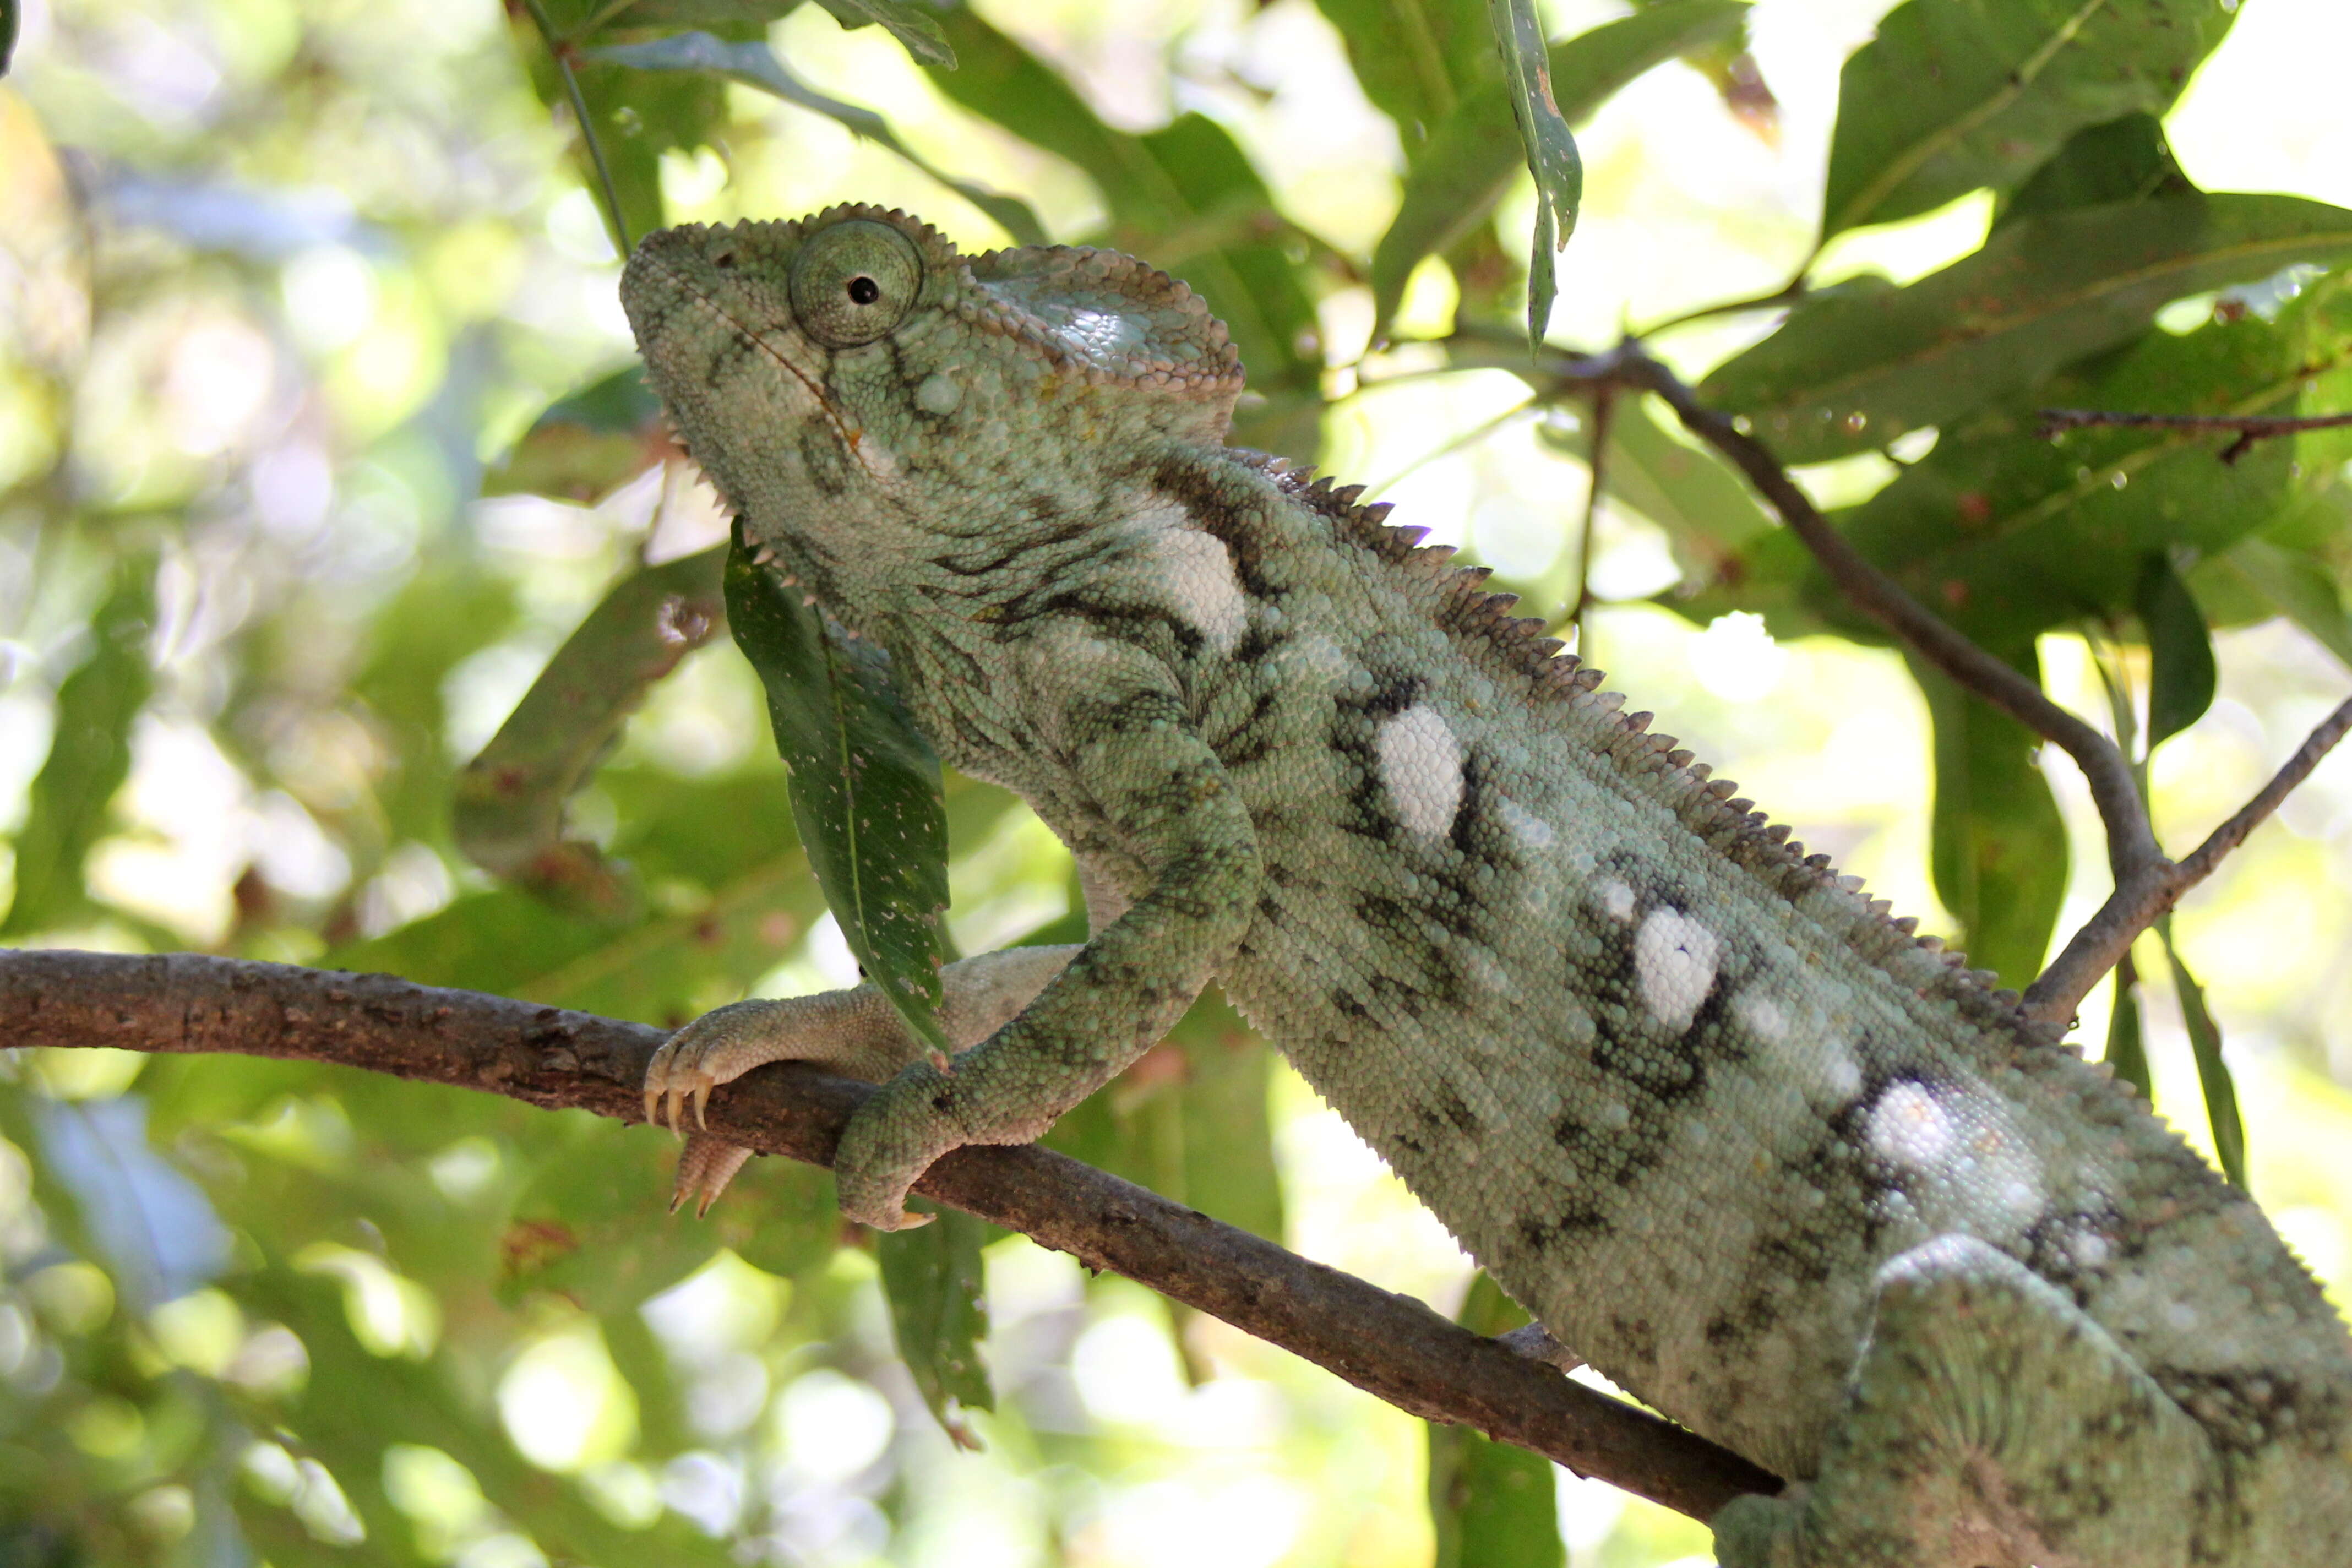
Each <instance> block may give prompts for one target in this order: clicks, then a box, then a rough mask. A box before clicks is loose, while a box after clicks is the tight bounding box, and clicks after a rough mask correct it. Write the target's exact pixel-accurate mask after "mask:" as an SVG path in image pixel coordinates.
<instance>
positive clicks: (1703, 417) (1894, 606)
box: [1538, 343, 2163, 877]
mask: <svg viewBox="0 0 2352 1568" xmlns="http://www.w3.org/2000/svg"><path fill="white" fill-rule="evenodd" d="M1538 369H1539V370H1541V371H1542V372H1544V373H1546V374H1551V375H1554V376H1557V377H1558V378H1559V379H1560V380H1561V381H1563V382H1566V383H1570V384H1576V385H1580V386H1590V385H1592V384H1596V383H1601V382H1610V381H1613V382H1615V383H1616V384H1619V385H1622V386H1626V387H1631V388H1635V389H1638V390H1641V391H1644V392H1654V393H1656V394H1657V395H1659V396H1660V397H1662V398H1664V400H1665V402H1666V405H1668V406H1669V407H1671V408H1672V409H1673V410H1674V411H1675V416H1677V417H1679V418H1680V419H1681V420H1682V422H1683V426H1684V427H1685V429H1687V430H1689V431H1690V433H1691V434H1692V435H1694V436H1696V437H1698V438H1699V439H1701V440H1703V441H1705V442H1706V444H1707V445H1709V446H1711V447H1715V448H1716V449H1717V451H1719V452H1721V453H1722V454H1723V455H1724V456H1725V457H1727V458H1730V459H1731V461H1732V463H1733V464H1734V465H1735V466H1737V467H1738V469H1739V470H1740V472H1742V473H1743V474H1746V475H1747V476H1748V482H1749V483H1750V484H1752V485H1754V486H1755V487H1756V489H1758V490H1759V492H1761V493H1762V495H1763V497H1764V499H1765V500H1768V501H1769V502H1770V503H1771V504H1772V508H1773V510H1776V511H1778V512H1779V513H1780V519H1781V521H1783V522H1785V523H1786V524H1787V525H1788V527H1789V531H1790V532H1792V533H1794V534H1796V535H1797V537H1798V539H1799V540H1801V542H1803V543H1804V545H1805V548H1806V549H1808V550H1810V551H1811V552H1812V554H1813V558H1814V559H1815V560H1816V561H1818V562H1820V563H1821V566H1822V571H1823V572H1825V573H1826V574H1828V575H1829V578H1830V580H1831V581H1832V582H1833V583H1835V584H1837V585H1838V587H1839V588H1840V589H1842V590H1843V592H1844V594H1845V595H1846V597H1847V598H1849V599H1851V600H1852V601H1853V603H1854V605H1857V606H1858V607H1859V608H1861V609H1862V610H1863V611H1864V613H1865V614H1867V615H1869V616H1871V617H1872V618H1873V619H1874V620H1876V621H1878V622H1879V623H1880V624H1881V625H1883V626H1885V627H1886V628H1887V629H1888V630H1889V631H1892V632H1893V633H1895V636H1896V637H1900V638H1902V639H1903V641H1904V642H1905V643H1906V644H1908V645H1909V646H1910V647H1913V648H1914V649H1916V650H1917V652H1918V653H1919V655H1920V657H1922V658H1926V659H1927V662H1929V663H1930V664H1933V665H1934V666H1935V667H1936V668H1938V669H1940V670H1942V671H1943V672H1944V673H1945V674H1947V675H1948V676H1950V677H1951V678H1952V679H1954V680H1957V681H1958V682H1959V683H1960V684H1961V685H1962V686H1964V687H1966V688H1967V689H1969V690H1970V691H1973V692H1975V693H1977V694H1978V695H1979V696H1980V697H1982V698H1984V699H1985V700H1987V701H1989V702H1990V703H1991V704H1992V705H1993V706H1994V707H1996V708H1999V709H2000V710H2002V711H2003V712H2006V713H2008V714H2009V715H2011V717H2012V718H2014V719H2016V720H2017V721H2019V722H2020V723H2021V724H2023V725H2024V726H2025V727H2026V728H2027V729H2029V730H2032V731H2033V732H2034V733H2036V734H2038V735H2041V736H2043V737H2045V738H2046V739H2048V740H2051V741H2053V742H2056V743H2057V744H2058V745H2059V746H2060V747H2061V748H2062V749H2063V750H2064V752H2066V754H2067V755H2068V756H2070V757H2073V758H2074V763H2075V765H2076V766H2078V767H2080V768H2081V769H2082V770H2083V775H2084V778H2085V779H2086V780H2087V781H2088V782H2089V784H2090V786H2091V799H2092V800H2093V802H2094V803H2095V804H2096V805H2097V806H2098V809H2099V818H2100V820H2101V821H2102V822H2103V823H2105V826H2106V831H2107V853H2108V860H2109V862H2110V863H2111V864H2112V865H2113V866H2114V867H2115V868H2116V874H2117V875H2118V877H2120V876H2122V875H2123V874H2124V873H2126V872H2127V871H2129V870H2131V869H2133V868H2137V867H2139V866H2142V865H2145V864H2147V863H2149V862H2151V861H2156V860H2161V859H2162V858H2163V854H2162V851H2160V850H2159V849H2158V847H2157V844H2156V836H2155V834H2154V832H2153V831H2152V830H2151V829H2150V828H2149V826H2148V822H2147V812H2146V811H2145V810H2144V809H2143V808H2142V807H2141V805H2140V799H2139V792H2138V790H2137V788H2135V787H2134V786H2133V784H2132V773H2131V764H2130V763H2129V762H2128V761H2127V760H2126V758H2125V756H2124V754H2123V752H2121V751H2120V750H2118V749H2117V748H2116V743H2115V742H2113V741H2110V740H2109V739H2107V737H2106V736H2105V735H2103V734H2101V733H2099V731H2096V730H2095V729H2093V728H2092V727H2091V726H2090V725H2089V724H2087V723H2084V721H2082V720H2081V719H2079V718H2077V717H2076V716H2075V715H2074V714H2073V713H2070V712H2068V711H2067V710H2065V709H2063V708H2061V707H2060V706H2058V704H2057V703H2055V702H2053V701H2052V700H2050V699H2049V698H2048V697H2047V696H2045V695H2043V693H2042V688H2041V687H2039V686H2037V685H2036V684H2034V683H2033V682H2032V681H2031V680H2029V679H2026V678H2025V677H2024V676H2022V675H2021V674H2019V673H2018V672H2017V671H2016V670H2015V669H2013V668H2011V667H2010V666H2008V665H2007V664H2004V663H2003V662H2001V661H2000V659H1998V658H1994V657H1993V656H1992V655H1990V654H1989V653H1987V652H1986V651H1985V650H1984V649H1982V648H1980V647H1978V646H1977V645H1976V644H1975V643H1973V642H1971V641H1970V640H1969V638H1968V637H1964V636H1962V635H1961V634H1960V633H1959V632H1958V631H1957V630H1955V629H1954V628H1953V627H1952V626H1951V624H1950V623H1949V622H1948V621H1946V620H1945V619H1944V618H1943V617H1942V616H1937V614H1935V613H1934V612H1933V611H1931V610H1929V609H1928V608H1927V606H1926V605H1922V604H1921V603H1919V601H1918V600H1916V599H1915V598H1913V597H1912V596H1911V595H1910V594H1909V593H1908V592H1907V591H1906V589H1905V588H1904V587H1903V585H1902V584H1899V583H1897V582H1896V581H1895V579H1894V578H1892V577H1890V576H1888V575H1887V574H1885V573H1884V572H1882V571H1880V570H1879V569H1878V568H1877V567H1875V566H1874V565H1872V564H1871V563H1869V562H1868V561H1866V560H1864V558H1863V555H1862V552H1860V551H1858V550H1856V549H1855V548H1854V547H1853V544H1852V543H1851V542H1849V541H1848V540H1847V539H1846V537H1845V536H1844V535H1843V534H1842V533H1840V532H1839V531H1837V530H1836V529H1835V528H1833V527H1832V526H1831V525H1830V521H1829V520H1828V519H1827V518H1825V517H1823V516H1822V513H1821V509H1820V508H1818V507H1816V506H1815V505H1814V504H1813V502H1812V499H1811V497H1810V496H1808V495H1806V494H1805V492H1804V491H1803V490H1802V489H1800V488H1799V487H1798V485H1797V482H1796V481H1795V480H1794V479H1790V477H1789V473H1788V470H1787V469H1786V468H1782V467H1781V466H1780V459H1779V458H1775V457H1774V456H1773V455H1772V453H1771V451H1770V450H1769V448H1768V447H1765V445H1764V444H1763V443H1762V442H1760V441H1759V440H1757V439H1756V438H1755V437H1752V436H1750V435H1748V432H1746V431H1745V430H1743V429H1741V428H1740V427H1739V425H1738V422H1737V421H1735V420H1734V419H1733V418H1732V417H1731V416H1729V415H1727V414H1722V413H1719V412H1717V410H1715V409H1712V408H1709V407H1707V406H1706V405H1705V404H1703V403H1701V402H1700V401H1699V400H1698V395H1697V394H1696V393H1695V392H1693V391H1692V390H1691V389H1690V387H1688V386H1687V385H1685V384H1684V383H1683V381H1682V380H1681V379H1680V378H1679V377H1677V376H1676V375H1675V374H1674V373H1673V372H1672V371H1670V370H1668V369H1667V368H1666V367H1665V366H1664V365H1663V364H1661V363H1658V362H1657V361H1656V360H1654V359H1652V358H1651V357H1650V356H1649V355H1648V354H1646V353H1643V352H1642V350H1641V348H1640V347H1639V345H1637V344H1633V343H1626V344H1623V345H1622V346H1620V347H1619V348H1616V349H1614V350H1612V351H1611V352H1609V353H1602V354H1591V355H1575V356H1570V357H1568V358H1566V359H1559V360H1552V359H1547V360H1545V361H1544V362H1543V363H1541V364H1540V365H1539V366H1538Z"/></svg>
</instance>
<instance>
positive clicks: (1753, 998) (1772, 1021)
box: [1731, 991, 1789, 1045]
mask: <svg viewBox="0 0 2352 1568" xmlns="http://www.w3.org/2000/svg"><path fill="white" fill-rule="evenodd" d="M1731 1011H1732V1014H1733V1015H1734V1016H1736V1017H1738V1020H1739V1022H1740V1026H1742V1027H1743V1028H1745V1029H1746V1030H1747V1031H1748V1033H1749V1034H1751V1035H1753V1036H1755V1037H1757V1038H1758V1039H1759V1040H1763V1041H1765V1042H1767V1043H1768V1044H1771V1045H1778V1044H1780V1042H1781V1041H1782V1040H1785V1039H1787V1038H1788V1037H1789V1016H1788V1015H1787V1014H1785V1013H1783V1012H1781V1011H1780V1004H1779V1003H1778V1002H1775V1001H1773V1000H1772V998H1770V997H1769V996H1759V995H1758V994H1756V993H1755V992H1753V991H1743V992H1741V993H1740V994H1738V995H1737V996H1735V997H1733V998H1732V999H1731Z"/></svg>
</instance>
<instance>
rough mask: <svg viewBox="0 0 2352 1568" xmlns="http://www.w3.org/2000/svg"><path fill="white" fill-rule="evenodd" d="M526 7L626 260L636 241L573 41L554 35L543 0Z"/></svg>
mask: <svg viewBox="0 0 2352 1568" xmlns="http://www.w3.org/2000/svg"><path fill="white" fill-rule="evenodd" d="M522 3H523V8H524V9H525V10H527V11H529V12H530V24H531V26H534V27H537V28H538V29H539V36H540V38H541V41H542V42H543V43H545V44H546V45H547V54H548V58H550V59H551V60H553V61H554V62H555V72H556V74H557V75H558V76H560V77H562V79H563V91H564V96H566V97H567V98H569V99H571V100H572V119H573V120H575V121H578V122H579V125H580V137H581V140H582V141H583V142H587V143H588V162H589V163H592V164H593V165H594V166H595V169H596V184H597V185H598V186H599V187H600V188H601V189H602V191H603V193H604V216H606V217H608V218H610V219H611V220H612V223H613V237H614V238H615V239H616V240H618V241H619V242H620V246H621V258H622V259H623V260H627V259H628V256H629V252H630V251H632V250H634V249H635V248H636V242H635V241H634V240H632V239H631V238H630V237H629V220H628V219H626V218H625V217H623V216H621V193H620V190H619V188H618V187H617V186H615V185H614V184H613V170H612V167H611V166H610V165H609V164H607V163H605V162H604V143H603V142H599V141H597V140H596V127H595V125H594V123H593V121H590V120H589V118H588V100H587V99H586V98H585V97H583V96H582V94H581V91H580V79H579V78H578V77H576V76H574V75H572V41H571V40H570V39H569V38H559V37H556V36H555V27H554V25H553V24H552V23H551V22H550V21H548V19H547V7H546V6H545V5H542V4H541V0H522Z"/></svg>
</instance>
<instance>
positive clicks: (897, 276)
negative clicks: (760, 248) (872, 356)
mask: <svg viewBox="0 0 2352 1568" xmlns="http://www.w3.org/2000/svg"><path fill="white" fill-rule="evenodd" d="M922 282H923V258H921V257H920V256H919V255H918V254H917V253H916V250H915V247H914V242H913V241H911V240H909V239H908V237H906V236H905V235H903V234H900V233H899V232H898V230H897V229H895V228H892V227H890V226H888V225H887V224H879V223H872V222H868V221H867V220H866V219H864V218H857V219H853V220H852V221H850V222H847V223H838V224H835V225H834V226H832V227H831V228H828V229H825V230H824V231H823V232H821V233H819V234H817V235H815V236H814V237H811V238H810V240H809V242H808V243H807V244H806V245H804V246H803V247H801V252H800V254H799V255H798V256H795V257H794V258H793V271H792V294H793V315H794V316H796V317H798V318H799V320H800V324H801V328H802V330H803V331H806V332H807V333H808V335H809V336H811V337H813V338H814V339H815V340H816V341H817V342H821V343H823V344H824V345H825V346H826V347H827V348H835V349H846V348H855V347H856V346H857V345H858V344H859V343H870V342H873V341H874V340H875V339H877V338H878V337H880V336H882V334H883V333H885V332H887V331H889V330H890V329H891V328H893V327H895V326H897V325H898V323H899V321H902V320H904V319H905V317H906V314H907V311H908V308H909V307H910V306H912V305H913V304H914V302H915V292H916V290H917V289H920V288H921V287H922Z"/></svg>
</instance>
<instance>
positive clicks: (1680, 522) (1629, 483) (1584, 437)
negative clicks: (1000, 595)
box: [1537, 397, 1774, 590]
mask: <svg viewBox="0 0 2352 1568" xmlns="http://www.w3.org/2000/svg"><path fill="white" fill-rule="evenodd" d="M1537 438H1538V440H1540V441H1541V442H1542V443H1543V444H1544V445H1545V446H1547V447H1551V448H1552V449H1553V450H1555V451H1559V452H1564V453H1566V454H1568V455H1569V456H1570V457H1573V458H1580V459H1583V460H1587V461H1589V460H1590V453H1591V433H1590V431H1589V429H1588V427H1587V426H1586V424H1585V422H1584V421H1583V419H1582V418H1581V417H1580V419H1579V421H1578V423H1577V424H1575V425H1574V426H1559V425H1552V424H1545V425H1542V426H1538V434H1537ZM1604 484H1605V486H1606V488H1607V490H1608V492H1609V499H1610V500H1615V501H1623V502H1624V503H1625V504H1626V505H1628V506H1630V507H1632V508H1633V510H1636V511H1638V512H1640V513H1641V514H1642V515H1643V517H1646V518H1648V519H1649V520H1650V521H1652V522H1654V523H1656V524H1657V525H1658V526H1659V527H1660V528H1662V529H1664V531H1665V534H1666V542H1667V544H1668V545H1669V547H1671V548H1672V549H1673V551H1674V553H1675V564H1677V565H1678V566H1680V567H1681V568H1682V571H1683V584H1684V587H1685V590H1687V589H1689V588H1692V587H1696V586H1697V585H1699V584H1710V583H1714V582H1716V581H1717V579H1718V578H1720V577H1722V576H1723V575H1724V574H1727V573H1730V572H1735V571H1737V570H1738V563H1739V561H1740V558H1741V553H1742V552H1744V551H1746V550H1748V549H1749V548H1750V547H1752V546H1753V545H1754V544H1755V543H1756V542H1758V541H1759V540H1761V539H1763V538H1764V537H1766V536H1767V535H1769V534H1770V533H1771V532H1772V531H1773V526H1774V525H1773V522H1772V519H1771V516H1770V514H1769V513H1768V512H1766V511H1765V510H1764V508H1763V505H1762V503H1760V502H1759V501H1758V500H1757V499H1756V496H1755V492H1754V491H1752V490H1750V489H1748V486H1747V484H1746V482H1745V481H1743V480H1742V479H1740V478H1739V476H1738V475H1737V474H1735V473H1733V472H1732V470H1731V469H1730V468H1728V467H1727V465H1726V464H1725V463H1724V461H1723V459H1721V458H1717V456H1716V455H1715V454H1714V453H1713V452H1712V451H1709V450H1708V449H1706V448H1705V447H1698V446H1695V445H1693V444H1691V443H1690V442H1687V441H1684V440H1681V439H1679V438H1678V437H1675V436H1674V435H1673V434H1672V433H1671V432H1670V431H1668V429H1667V428H1666V426H1664V424H1663V423H1661V422H1660V421H1659V419H1658V418H1657V416H1656V415H1655V413H1654V411H1653V408H1652V400H1651V399H1649V398H1647V397H1620V398H1619V399H1618V400H1617V402H1616V405H1615V406H1614V407H1613V408H1612V411H1611V415H1610V420H1609V461H1608V464H1607V471H1606V475H1605V479H1604Z"/></svg>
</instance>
